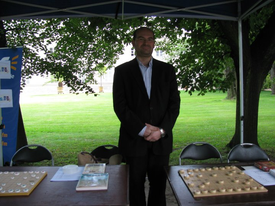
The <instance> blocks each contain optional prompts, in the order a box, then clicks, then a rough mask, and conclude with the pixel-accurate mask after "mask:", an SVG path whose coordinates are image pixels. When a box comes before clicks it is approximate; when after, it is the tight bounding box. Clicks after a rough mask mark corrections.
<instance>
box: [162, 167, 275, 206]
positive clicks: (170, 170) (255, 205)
mask: <svg viewBox="0 0 275 206" xmlns="http://www.w3.org/2000/svg"><path fill="white" fill-rule="evenodd" d="M213 166H219V165H211V167H213ZM222 166H224V165H222ZM200 167H207V166H206V165H182V166H170V167H166V168H165V171H166V174H167V178H168V182H169V184H170V186H171V188H172V191H173V193H174V195H175V198H176V200H177V202H178V205H184V206H190V205H192V206H194V205H196V206H201V205H203V206H205V205H222V206H232V205H234V206H236V205H249V206H260V205H261V206H262V205H275V186H266V188H267V189H268V192H267V193H259V194H242V195H228V196H216V197H203V198H196V199H194V198H193V196H192V194H191V193H190V191H189V189H188V187H187V186H186V185H185V183H184V181H183V180H182V179H181V177H180V175H179V174H178V171H179V170H180V169H187V168H188V169H189V168H191V169H193V168H200Z"/></svg>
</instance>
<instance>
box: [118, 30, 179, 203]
mask: <svg viewBox="0 0 275 206" xmlns="http://www.w3.org/2000/svg"><path fill="white" fill-rule="evenodd" d="M132 45H133V47H134V48H135V51H136V58H135V59H133V60H131V61H129V62H126V63H124V64H122V65H120V66H118V67H117V68H116V69H115V74H114V83H113V103H114V110H115V113H116V115H117V117H118V119H119V120H120V122H121V126H120V136H119V149H120V152H121V154H122V155H123V156H124V158H125V160H126V163H127V164H128V165H129V193H130V195H129V196H130V206H136V205H137V206H145V205H146V198H145V191H144V183H145V180H146V175H147V176H148V180H149V185H150V189H149V196H148V205H149V206H156V205H157V206H164V205H166V198H165V189H166V174H165V171H164V166H168V165H169V155H170V153H171V152H172V145H173V135H172V129H173V127H174V124H175V122H176V119H177V117H178V114H179V107H180V97H179V92H178V86H177V82H176V76H175V71H174V68H173V66H171V65H170V64H167V63H164V62H161V61H158V60H156V59H153V58H152V52H153V49H154V46H155V35H154V32H153V31H152V30H151V29H149V28H146V27H141V28H139V29H137V30H136V31H135V32H134V37H133V40H132Z"/></svg>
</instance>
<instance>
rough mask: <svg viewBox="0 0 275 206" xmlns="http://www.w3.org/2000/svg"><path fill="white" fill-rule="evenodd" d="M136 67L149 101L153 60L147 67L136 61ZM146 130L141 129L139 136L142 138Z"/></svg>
mask: <svg viewBox="0 0 275 206" xmlns="http://www.w3.org/2000/svg"><path fill="white" fill-rule="evenodd" d="M137 61H138V65H139V68H140V71H141V74H142V77H143V81H144V85H145V87H146V91H147V94H148V98H149V99H150V94H151V80H152V67H153V58H151V60H150V62H149V67H147V66H144V65H143V64H142V63H141V61H139V60H138V58H137ZM145 130H146V126H145V127H143V129H142V130H141V131H140V132H139V134H138V135H139V136H143V135H144V132H145Z"/></svg>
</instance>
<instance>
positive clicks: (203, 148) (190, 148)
mask: <svg viewBox="0 0 275 206" xmlns="http://www.w3.org/2000/svg"><path fill="white" fill-rule="evenodd" d="M211 158H219V159H220V162H221V163H222V156H221V153H220V152H219V150H218V149H217V148H216V147H214V146H213V145H211V144H209V143H207V142H193V143H191V144H189V145H187V146H186V147H185V148H183V150H182V151H181V153H180V157H179V165H181V161H182V159H192V160H206V159H211Z"/></svg>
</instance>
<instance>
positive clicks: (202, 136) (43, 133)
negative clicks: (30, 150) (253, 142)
mask: <svg viewBox="0 0 275 206" xmlns="http://www.w3.org/2000/svg"><path fill="white" fill-rule="evenodd" d="M225 97H226V94H224V93H220V92H216V93H207V94H206V95H205V96H197V94H193V95H192V96H189V95H188V94H187V93H185V92H182V93H181V110H180V115H179V117H178V120H177V122H176V125H175V127H174V151H173V153H172V154H171V159H170V165H177V164H178V156H179V153H180V152H181V149H182V148H183V147H184V146H186V145H187V144H189V143H191V142H195V141H206V142H209V143H211V144H213V145H214V146H216V147H217V148H218V149H219V150H220V152H221V153H222V155H223V158H224V160H226V156H227V153H228V151H229V149H228V148H226V145H227V143H228V142H229V141H230V140H231V138H232V136H233V134H234V129H235V128H234V127H235V107H236V102H235V101H234V100H225ZM21 99H22V102H21V110H22V115H23V120H24V124H25V130H26V134H27V139H28V143H29V144H42V145H44V146H46V147H47V148H48V149H49V150H50V151H51V152H52V153H53V156H54V159H55V165H59V166H62V165H66V164H77V154H78V153H79V152H81V151H89V152H90V151H92V150H93V149H94V148H96V147H97V146H100V145H103V144H114V145H117V142H118V135H119V133H118V132H119V121H118V119H117V117H116V116H115V113H114V111H113V106H112V94H111V93H102V94H100V95H99V96H97V97H94V95H88V96H87V95H85V94H80V95H74V94H63V95H57V94H52V95H32V96H27V97H26V96H24V95H22V97H21ZM274 102H275V96H272V95H271V93H270V92H262V94H261V98H260V108H259V125H258V139H259V144H260V145H261V147H262V148H263V149H264V150H266V151H267V153H268V155H270V156H271V157H272V155H273V154H274V146H273V145H274V142H275V126H274V125H275V107H274ZM273 156H274V155H273Z"/></svg>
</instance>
